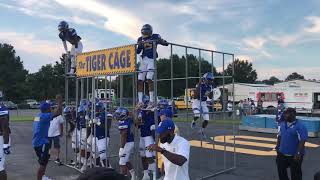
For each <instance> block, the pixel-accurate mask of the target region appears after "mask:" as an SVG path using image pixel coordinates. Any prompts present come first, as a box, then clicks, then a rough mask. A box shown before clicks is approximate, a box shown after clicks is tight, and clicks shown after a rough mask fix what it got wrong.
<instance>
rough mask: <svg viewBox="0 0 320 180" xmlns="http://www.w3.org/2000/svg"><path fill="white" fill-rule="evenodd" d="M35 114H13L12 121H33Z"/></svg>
mask: <svg viewBox="0 0 320 180" xmlns="http://www.w3.org/2000/svg"><path fill="white" fill-rule="evenodd" d="M33 118H34V116H23V115H21V116H20V115H19V116H16V115H11V116H10V121H33Z"/></svg>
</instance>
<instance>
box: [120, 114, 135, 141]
mask: <svg viewBox="0 0 320 180" xmlns="http://www.w3.org/2000/svg"><path fill="white" fill-rule="evenodd" d="M132 127H133V120H132V119H131V118H128V119H126V120H124V121H119V122H118V129H119V130H126V131H127V142H133V133H132V130H131V128H132Z"/></svg>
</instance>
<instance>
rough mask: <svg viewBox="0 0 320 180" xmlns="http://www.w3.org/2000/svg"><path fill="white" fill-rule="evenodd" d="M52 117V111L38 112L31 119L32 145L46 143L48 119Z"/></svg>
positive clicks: (37, 145)
mask: <svg viewBox="0 0 320 180" xmlns="http://www.w3.org/2000/svg"><path fill="white" fill-rule="evenodd" d="M52 119H53V113H40V114H39V115H38V116H36V117H35V118H34V121H33V125H32V128H33V137H32V146H33V147H39V146H42V145H44V144H48V143H49V141H48V131H49V127H50V121H51V120H52Z"/></svg>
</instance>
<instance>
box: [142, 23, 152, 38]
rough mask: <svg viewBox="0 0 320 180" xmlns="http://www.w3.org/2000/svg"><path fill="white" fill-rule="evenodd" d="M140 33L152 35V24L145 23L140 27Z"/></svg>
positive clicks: (144, 35)
mask: <svg viewBox="0 0 320 180" xmlns="http://www.w3.org/2000/svg"><path fill="white" fill-rule="evenodd" d="M141 34H142V36H143V37H149V36H151V35H152V26H151V25H150V24H145V25H143V26H142V28H141Z"/></svg>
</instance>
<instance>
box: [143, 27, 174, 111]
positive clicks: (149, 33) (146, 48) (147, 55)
mask: <svg viewBox="0 0 320 180" xmlns="http://www.w3.org/2000/svg"><path fill="white" fill-rule="evenodd" d="M141 35H142V36H141V37H139V38H138V42H137V43H138V48H137V54H140V53H141V52H142V54H141V58H142V60H141V64H140V66H139V71H142V72H140V73H139V74H138V99H139V103H138V104H141V103H143V102H142V98H143V85H144V81H145V80H146V79H147V84H148V89H149V97H150V102H149V104H148V106H147V109H153V108H154V106H155V105H154V102H153V100H154V94H153V78H154V77H153V75H154V72H153V70H154V63H155V62H154V59H155V58H157V57H158V53H156V54H155V56H156V57H154V54H153V51H154V50H157V45H158V44H160V45H163V46H168V45H169V44H168V42H167V41H165V40H163V39H162V38H161V36H160V35H159V34H153V30H152V26H151V25H150V24H145V25H143V26H142V29H141ZM153 42H155V46H154V44H153Z"/></svg>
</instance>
